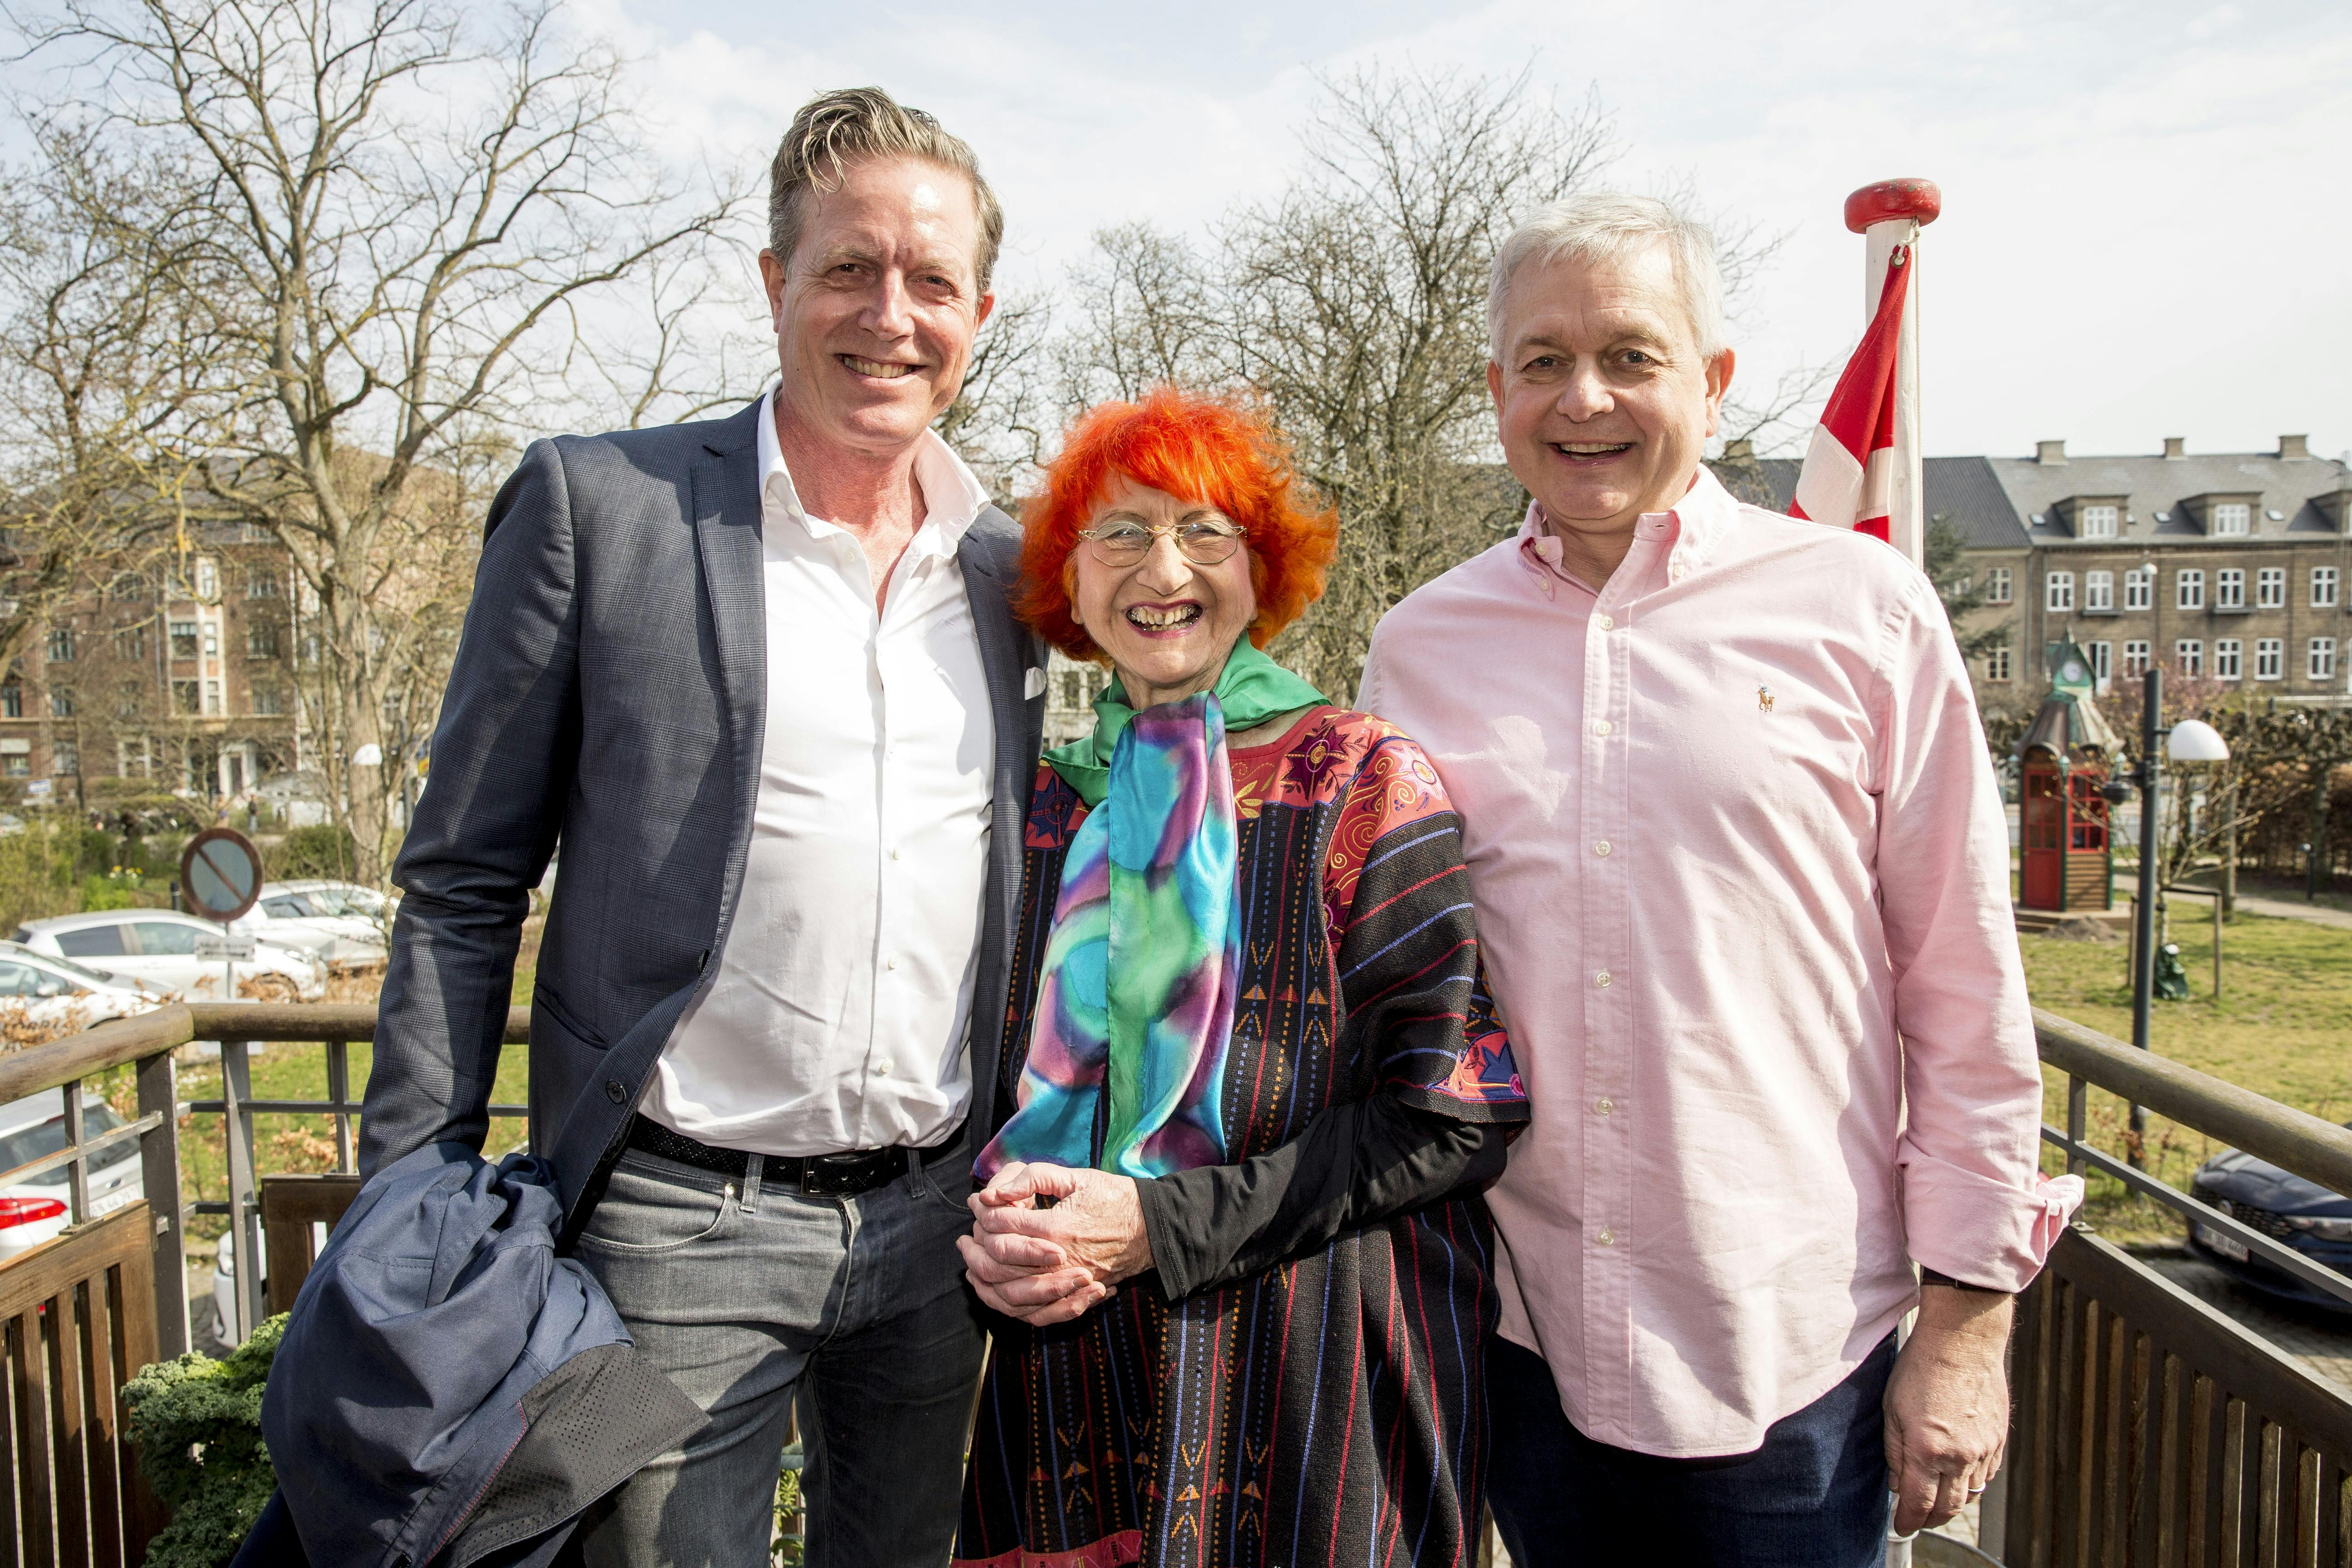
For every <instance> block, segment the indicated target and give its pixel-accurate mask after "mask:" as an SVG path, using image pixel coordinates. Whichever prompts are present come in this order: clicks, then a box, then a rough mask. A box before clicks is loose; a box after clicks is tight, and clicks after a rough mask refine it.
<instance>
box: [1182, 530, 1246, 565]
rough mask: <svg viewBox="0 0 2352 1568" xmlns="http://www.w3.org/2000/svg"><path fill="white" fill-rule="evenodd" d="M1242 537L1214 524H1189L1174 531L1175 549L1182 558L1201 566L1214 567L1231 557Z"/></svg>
mask: <svg viewBox="0 0 2352 1568" xmlns="http://www.w3.org/2000/svg"><path fill="white" fill-rule="evenodd" d="M1241 542H1242V536H1241V535H1240V534H1238V533H1235V532H1234V531H1232V530H1231V529H1227V528H1220V527H1218V526H1217V525H1215V524H1214V523H1207V522H1195V523H1189V524H1187V525H1186V526H1184V527H1183V528H1181V529H1179V530H1177V531H1176V548H1177V549H1179V550H1181V551H1182V552H1184V558H1185V559H1186V560H1187V561H1192V562H1195V563H1199V564H1200V565H1202V566H1214V565H1215V564H1216V563H1218V562H1220V561H1223V560H1224V559H1225V558H1226V557H1227V556H1229V555H1231V554H1232V553H1233V552H1234V551H1235V550H1236V549H1238V548H1239V547H1240V545H1241Z"/></svg>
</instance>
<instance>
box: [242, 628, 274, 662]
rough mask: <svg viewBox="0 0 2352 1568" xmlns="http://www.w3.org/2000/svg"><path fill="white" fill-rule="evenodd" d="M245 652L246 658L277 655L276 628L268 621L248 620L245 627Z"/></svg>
mask: <svg viewBox="0 0 2352 1568" xmlns="http://www.w3.org/2000/svg"><path fill="white" fill-rule="evenodd" d="M245 652H246V657H247V658H277V657H278V628H277V626H274V625H272V624H271V623H270V622H268V621H249V622H247V624H246V628H245Z"/></svg>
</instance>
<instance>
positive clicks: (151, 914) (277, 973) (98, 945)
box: [16, 910, 327, 1002]
mask: <svg viewBox="0 0 2352 1568" xmlns="http://www.w3.org/2000/svg"><path fill="white" fill-rule="evenodd" d="M220 934H221V928H220V927H218V926H216V925H215V924H214V923H213V922H212V921H207V920H199V919H198V918H196V917H195V916H194V915H184V914H176V913H174V912H173V911H172V910H100V911H97V912H94V913H90V914H83V915H58V916H56V917H54V918H52V919H49V920H44V921H26V923H25V924H23V925H21V926H18V927H17V928H16V941H17V942H20V943H22V944H23V945H24V946H26V947H28V948H30V949H31V950H32V951H33V952H36V953H40V954H47V955H48V956H50V957H54V958H76V959H87V960H89V961H90V963H91V966H92V967H94V968H102V969H104V970H106V971H107V972H109V973H113V974H118V975H123V976H127V977H129V978H131V979H134V980H143V981H146V982H147V983H148V984H151V985H153V986H156V987H158V988H160V989H162V990H164V991H167V992H170V993H171V994H173V995H175V996H177V997H180V998H183V999H185V1000H190V1001H223V1000H228V1001H234V1000H236V996H231V995H227V994H226V976H225V974H224V973H223V972H224V969H225V967H226V966H225V963H224V961H222V960H220V959H217V958H198V957H197V956H196V942H197V939H198V938H200V937H206V936H214V937H216V936H219V935H220ZM236 977H237V995H243V996H247V997H248V999H250V998H251V997H252V996H254V995H258V996H259V997H260V999H261V1000H264V1001H283V1002H316V1001H318V1000H319V999H320V997H322V996H324V995H325V994H327V968H326V965H325V964H323V963H320V961H319V960H317V959H315V958H312V957H311V956H310V954H309V953H307V952H298V951H296V950H295V949H293V948H290V947H281V946H279V945H278V943H276V942H261V941H257V942H255V943H254V948H253V956H252V957H251V958H249V959H239V960H238V961H237V963H236Z"/></svg>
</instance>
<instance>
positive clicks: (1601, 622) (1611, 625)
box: [1593, 616, 1617, 632]
mask: <svg viewBox="0 0 2352 1568" xmlns="http://www.w3.org/2000/svg"><path fill="white" fill-rule="evenodd" d="M1593 624H1594V625H1595V626H1599V627H1600V628H1601V630H1602V631H1604V632H1613V631H1615V630H1616V629H1617V622H1616V620H1615V618H1614V617H1612V616H1594V617H1593Z"/></svg>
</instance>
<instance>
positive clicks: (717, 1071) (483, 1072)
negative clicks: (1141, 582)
mask: <svg viewBox="0 0 2352 1568" xmlns="http://www.w3.org/2000/svg"><path fill="white" fill-rule="evenodd" d="M769 216H770V229H771V235H770V238H771V248H770V249H768V250H767V251H765V252H763V253H762V254H761V258H760V262H761V274H762V276H763V278H764V279H765V282H766V285H767V291H768V298H769V302H770V305H771V308H772V312H773V316H774V321H775V327H776V334H777V350H778V362H779V366H780V375H779V377H778V379H777V380H776V381H775V382H774V383H773V384H772V385H771V387H770V389H769V390H768V391H767V392H766V393H765V394H763V395H762V396H761V398H760V400H759V401H758V403H757V404H755V405H753V406H751V407H750V408H747V409H745V410H743V411H742V412H740V413H739V414H737V415H735V416H731V417H729V418H724V419H719V420H713V421H709V422H707V423H702V424H696V425H686V426H676V427H673V428H670V429H665V430H649V431H635V432H625V433H622V434H617V435H610V436H602V437H564V438H562V439H559V440H553V441H541V442H539V443H537V444H535V445H534V446H532V447H531V448H530V450H529V451H528V452H527V453H526V454H525V455H524V458H523V460H522V463H521V466H520V468H517V470H516V471H515V474H514V476H513V477H512V478H511V479H509V480H508V481H507V484H506V485H505V487H504V488H503V489H501V490H500V491H499V496H498V499H497V500H496V502H495V503H494V504H493V505H492V508H491V512H490V521H489V531H488V537H487V541H486V542H485V544H484V547H483V554H482V563H481V568H480V573H479V575H478V581H477V584H476V589H475V597H474V603H473V605H472V608H471V610H470V611H469V613H468V615H467V622H466V633H465V638H464V641H463V643H462V645H461V647H459V650H458V655H457V665H456V668H455V669H454V671H453V672H452V674H451V677H450V682H449V692H448V698H447V700H446V704H445V707H444V710H443V717H442V722H441V727H440V730H439V731H438V733H437V734H436V737H435V741H434V754H433V781H432V785H431V787H430V788H429V789H427V790H426V791H425V796H424V799H423V801H422V802H421V803H420V804H419V806H418V808H417V813H416V818H415V824H414V826H412V828H411V830H410V833H409V836H408V838H407V841H406V843H405V844H404V846H403V848H402V851H401V856H400V862H399V866H398V868H397V872H396V877H397V879H398V880H399V882H400V883H401V885H402V886H403V887H404V889H407V897H406V899H405V900H404V901H403V902H402V904H401V908H400V916H399V921H398V924H397V925H396V927H395V928H394V937H393V956H392V967H391V972H390V973H389V974H388V975H387V976H386V978H385V982H384V993H383V1011H382V1015H381V1018H380V1022H379V1024H378V1026H377V1033H376V1046H375V1065H374V1070H373V1076H372V1077H371V1079H370V1080H369V1084H368V1091H367V1103H366V1119H365V1122H364V1134H363V1138H362V1153H361V1163H362V1169H363V1170H368V1171H373V1170H374V1169H376V1168H378V1167H380V1166H382V1165H383V1164H385V1163H389V1162H390V1161H392V1160H394V1159H396V1158H398V1157H399V1156H400V1155H402V1154H404V1153H405V1152H408V1151H410V1150H412V1149H415V1148H417V1147H419V1146H421V1145H424V1144H426V1143H429V1142H437V1141H453V1142H463V1143H467V1144H470V1145H472V1146H474V1147H477V1148H478V1147H479V1146H480V1144H481V1141H482V1137H483V1134H484V1131H485V1130H486V1128H487V1126H488V1120H487V1107H488V1100H489V1094H490V1087H491V1083H492V1080H493V1078H494V1077H495V1074H496V1071H497V1068H498V1060H499V1037H500V1034H501V1029H502V1026H503V1022H504V1018H505V1016H506V1010H507V1005H508V997H509V991H510V987H511V984H512V973H513V964H514V956H515V950H516V938H517V931H518V929H519V928H520V924H521V921H522V918H523V915H524V913H525V912H526V910H528V908H529V892H530V889H531V888H532V887H533V886H534V885H536V884H537V883H538V881H539V879H540V878H541V874H542V872H543V871H544V869H545V868H546V866H547V864H548V861H549V858H550V857H551V855H552V854H553V853H554V851H555V848H556V846H557V842H558V840H559V839H560V840H561V841H562V873H561V876H560V878H559V879H558V881H557V884H556V891H555V899H554V904H553V907H552V909H551V910H550V912H549V917H548V923H547V931H546V936H545V939H544V941H543V942H542V943H541V949H540V958H539V969H538V977H537V985H536V987H535V989H534V991H533V993H532V996H531V1029H530V1111H531V1140H532V1145H533V1147H534V1148H536V1149H537V1150H539V1151H540V1152H542V1153H544V1154H547V1155H548V1156H549V1157H550V1158H551V1160H552V1161H553V1163H554V1165H555V1169H556V1174H557V1178H558V1181H559V1184H560V1186H561V1190H562V1198H563V1202H564V1205H565V1214H566V1215H567V1221H568V1227H569V1234H570V1236H571V1237H572V1245H573V1247H575V1248H576V1256H577V1257H578V1258H580V1259H581V1261H582V1262H583V1263H584V1264H586V1265H587V1267H588V1268H590V1269H591V1270H592V1271H593V1272H594V1273H595V1275H596V1277H597V1279H599V1281H600V1282H601V1283H602V1284H603V1285H604V1289H605V1291H606V1292H607V1294H608V1295H610V1296H611V1298H612V1300H613V1301H614V1305H615V1306H616V1307H618V1308H619V1309H620V1311H621V1314H622V1317H623V1318H624V1320H625V1321H626V1322H627V1323H628V1325H629V1329H630V1331H631V1333H632V1334H633V1335H634V1336H635V1340H636V1342H637V1345H638V1348H639V1349H640V1350H641V1351H642V1352H644V1353H645V1354H646V1356H648V1357H649V1358H650V1359H651V1360H652V1361H653V1363H655V1364H656V1366H657V1367H659V1368H660V1369H661V1370H662V1371H664V1372H665V1373H667V1374H668V1375H669V1376H670V1377H671V1378H672V1380H673V1381H675V1382H676V1383H677V1384H678V1386H679V1387H680V1388H682V1389H683V1390H684V1391H685V1392H686V1393H687V1394H688V1396H689V1397H691V1398H692V1399H694V1400H695V1401H696V1403H697V1404H698V1405H700V1406H701V1408H702V1409H703V1410H704V1411H705V1413H706V1414H707V1415H708V1417H709V1421H708V1424H707V1425H706V1426H705V1427H704V1428H703V1430H702V1431H701V1432H700V1433H699V1434H698V1436H695V1437H693V1438H690V1439H688V1442H687V1443H686V1444H685V1445H684V1447H682V1448H681V1449H680V1450H679V1451H677V1452H676V1453H673V1454H670V1455H668V1456H666V1457H665V1458H662V1459H660V1460H658V1461H656V1463H655V1464H653V1465H652V1466H649V1467H648V1468H646V1470H644V1471H642V1472H640V1473H639V1474H638V1476H637V1477H636V1478H635V1479H633V1480H631V1481H630V1482H628V1483H627V1484H626V1485H625V1486H624V1487H623V1488H622V1489H620V1490H619V1491H617V1492H615V1493H614V1494H613V1496H612V1497H611V1498H609V1499H607V1500H605V1501H604V1503H603V1504H601V1505H599V1507H598V1508H597V1509H596V1510H593V1512H592V1515H591V1517H590V1521H589V1523H588V1525H587V1526H586V1528H585V1529H584V1530H583V1533H582V1542H583V1550H584V1553H585V1556H586V1560H587V1561H588V1562H589V1563H594V1564H607V1563H609V1564H623V1563H625V1564H630V1565H632V1568H640V1565H644V1564H650V1563H689V1564H706V1563H717V1564H737V1563H762V1562H765V1561H766V1560H767V1547H768V1537H769V1532H770V1528H771V1519H770V1514H771V1507H772V1499H773V1493H774V1489H775V1483H776V1474H777V1469H778V1463H779V1455H780V1451H781V1446H782V1437H783V1433H784V1427H785V1422H786V1415H787V1411H788V1409H789V1408H790V1407H791V1406H792V1405H793V1403H794V1402H795V1400H796V1401H797V1403H798V1406H799V1409H800V1413H801V1416H802V1427H801V1429H802V1432H803V1437H804V1439H805V1442H806V1447H807V1468H806V1471H805V1473H804V1477H803V1480H804V1491H805V1495H806V1498H807V1504H808V1517H809V1532H810V1552H809V1558H808V1560H809V1562H810V1563H813V1564H823V1565H848V1564H873V1565H876V1568H883V1565H887V1568H900V1565H903V1564H908V1563H924V1562H929V1563H940V1562H943V1561H944V1560H945V1558H946V1556H947V1553H948V1551H949V1548H950V1542H951V1539H952V1537H953V1534H954V1529H955V1521H956V1511H957V1496H958V1483H959V1479H960V1475H961V1458H962V1452H963V1443H964V1432H965V1425H966V1422H967V1420H968V1418H969V1414H970V1411H971V1392H972V1386H973V1384H974V1381H975V1379H976V1378H977V1375H978V1373H979V1368H980V1362H981V1354H982V1332H981V1330H980V1327H979V1324H978V1321H977V1319H976V1317H975V1312H974V1307H973V1303H972V1302H971V1299H970V1296H969V1294H968V1292H967V1290H966V1288H965V1286H964V1284H963V1282H962V1279H961V1265H960V1262H959V1259H958V1258H957V1254H956V1250H955V1245H954V1243H955V1238H956V1237H957V1236H959V1235H961V1234H962V1233H963V1232H964V1231H965V1230H966V1229H967V1228H968V1227H969V1224H970V1216H969V1215H968V1214H967V1213H966V1212H965V1208H964V1200H965V1198H966V1196H967V1195H968V1194H969V1193H970V1190H971V1158H972V1155H973V1153H974V1152H976V1151H977V1150H979V1149H980V1148H981V1147H982V1146H983V1145H984V1144H985V1143H986V1142H987V1139H988V1136H989V1134H990V1132H991V1131H992V1126H991V1122H992V1116H993V1112H994V1110H995V1109H996V1104H997V1089H996V1086H997V1084H998V1083H999V1080H1000V1079H1001V1077H1002V1075H1001V1073H1000V1071H999V1067H998V1064H999V1063H1000V1061H1001V1060H1002V1059H1003V1050H1004V1048H1005V1042H1003V1040H1002V1039H1001V1038H1000V1034H1001V1032H1002V1028H1003V1019H1004V1014H1005V991H1006V984H1007V975H1006V973H1005V965H1006V932H1007V931H1008V930H1009V929H1010V927H1011V925H1012V922H1013V916H1014V913H1015V903H1016V901H1017V900H1018V897H1019V891H1020V869H1021V847H1022V818H1023V811H1024V805H1025V801H1026V795H1027V789H1028V785H1029V782H1030V775H1031V773H1032V772H1033V771H1034V768H1035V766H1036V759H1037V750H1038V742H1039V730H1040V727H1041V725H1042V723H1043V721H1044V695H1043V694H1044V690H1045V682H1044V679H1043V678H1042V673H1041V667H1042V665H1043V663H1044V652H1043V648H1042V645H1040V644H1039V643H1038V642H1037V641H1036V639H1035V638H1034V637H1032V636H1031V635H1030V634H1029V633H1027V632H1026V631H1025V630H1024V629H1023V628H1022V627H1021V626H1019V625H1018V624H1017V623H1016V622H1015V621H1014V619H1013V616H1012V613H1011V611H1010V610H1009V608H1008V607H1007V595H1008V594H1009V592H1010V591H1011V589H1012V588H1013V584H1014V578H1015V574H1016V560H1017V554H1018V544H1019V536H1018V532H1017V531H1016V530H1015V528H1014V527H1013V523H1012V522H1011V521H1010V520H1008V519H1007V518H1005V517H1004V516H1003V513H1001V512H999V511H997V510H995V509H993V508H992V507H991V506H990V505H989V504H988V501H987V497H986V494H985V492H984V491H982V489H981V487H980V485H979V483H978V481H977V480H976V479H973V477H972V476H971V472H970V470H969V469H967V468H965V467H964V466H963V465H962V464H961V462H960V461H958V460H957V459H956V458H955V456H954V455H953V454H952V453H951V452H950V450H949V449H948V447H946V446H945V445H944V444H943V443H942V442H941V441H940V438H939V437H938V436H937V435H936V434H934V433H933V432H932V430H931V428H930V426H931V422H932V420H933V419H934V418H936V417H937V416H938V415H939V414H940V412H941V411H943V410H944V409H945V408H946V407H947V406H948V405H949V404H950V402H952V401H953V399H954V397H955V395H956V393H957V391H958V389H959V388H960V386H961V384H962V379H963V374H964V371H965V368H966V366H967V365H968V363H969V362H970V357H971V342H972V337H973V334H974V333H975V332H976V331H977V330H978V329H979V326H980V324H981V323H982V321H984V320H986V318H987V315H988V311H989V309H990V307H991V305H992V302H993V300H992V296H991V295H990V293H989V292H988V289H989V273H990V268H991V267H992V263H993V261H994V259H995V255H996V250H997V247H998V243H999V240H1000V238H1001V236H1002V232H1003V219H1002V216H1001V215H1000V213H999V211H998V208H997V205H996V202H995V199H994V197H993V196H992V195H991V194H990V192H989V189H988V186H987V184H986V183H985V182H983V181H982V179H981V177H980V173H979V168H978V166H977V164H976V163H975V162H974V160H973V158H972V155H971V151H970V149H969V148H967V147H966V146H965V145H964V144H963V143H962V142H960V141H958V140H956V139H955V138H954V137H952V136H950V135H948V134H947V133H946V132H943V131H942V130H940V127H939V125H938V123H937V121H933V120H932V119H931V118H930V117H929V115H926V114H922V113H921V112H919V111H918V110H908V109H906V108H903V107H902V106H900V105H898V104H897V103H894V102H893V101H891V100H890V99H889V98H888V96H887V95H886V94H884V93H882V92H881V91H880V90H878V89H856V90H853V91H846V92H836V93H828V94H825V95H824V96H823V97H820V98H818V99H816V100H814V101H812V102H811V103H809V104H808V105H807V106H806V107H804V108H803V110H801V112H800V114H799V115H798V116H797V117H796V118H795V119H794V121H793V126H792V128H791V130H790V131H789V132H787V133H786V135H785V138H784V142H783V146H782V150H781V151H780V152H779V153H778V154H777V156H776V161H775V166H774V171H773V177H772V189H771V197H770V215H769Z"/></svg>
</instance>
